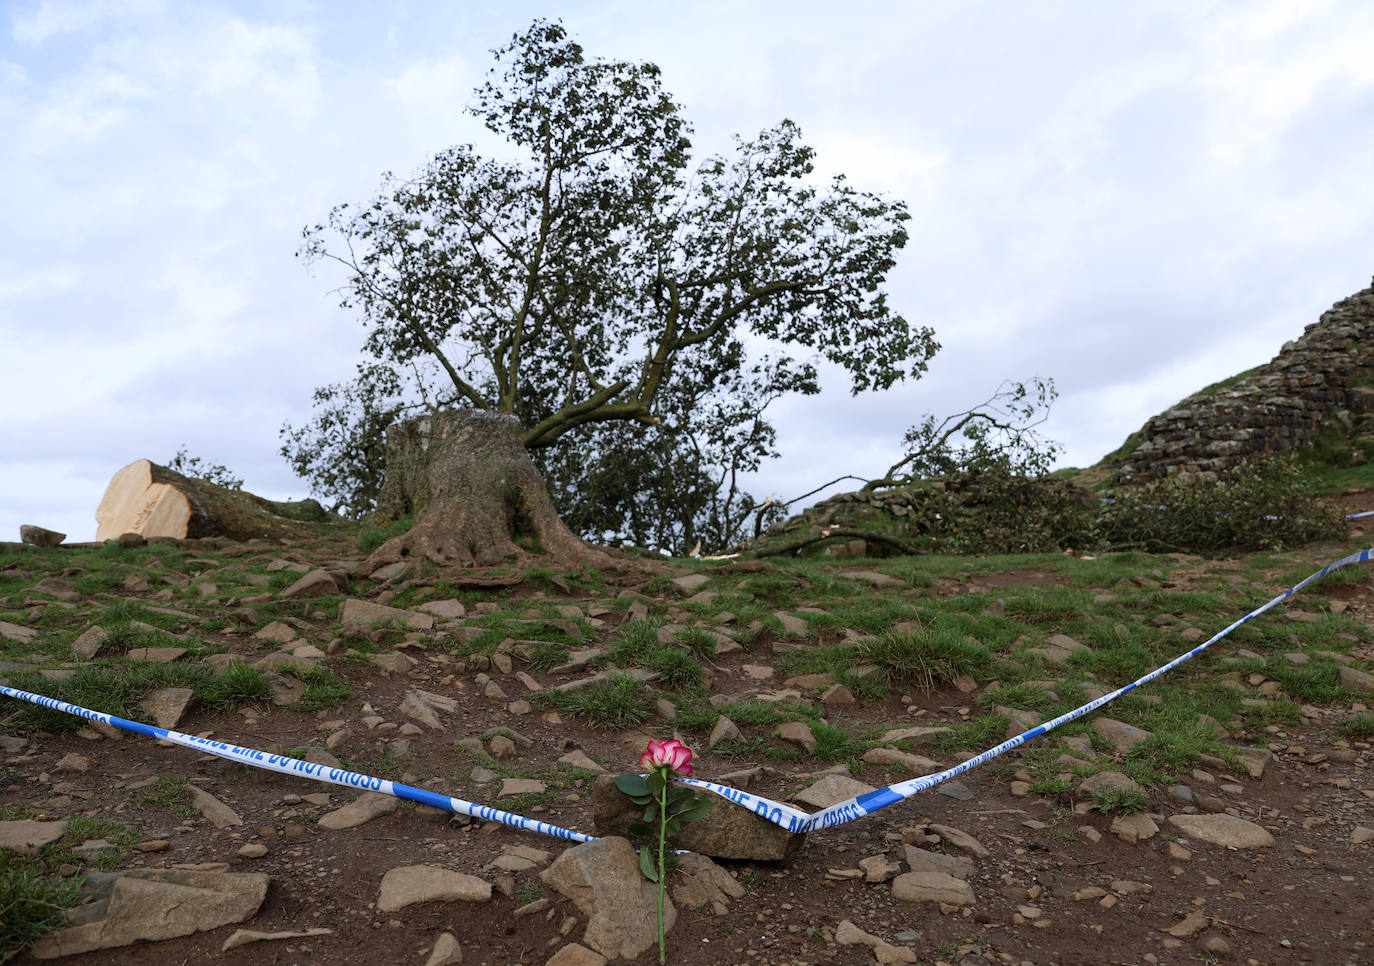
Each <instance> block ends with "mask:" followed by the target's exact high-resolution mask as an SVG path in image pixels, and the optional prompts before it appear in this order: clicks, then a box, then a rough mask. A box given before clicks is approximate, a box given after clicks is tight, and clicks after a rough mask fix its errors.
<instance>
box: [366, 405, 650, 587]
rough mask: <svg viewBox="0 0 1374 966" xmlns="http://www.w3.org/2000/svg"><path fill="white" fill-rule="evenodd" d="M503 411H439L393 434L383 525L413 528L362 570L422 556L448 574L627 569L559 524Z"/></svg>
mask: <svg viewBox="0 0 1374 966" xmlns="http://www.w3.org/2000/svg"><path fill="white" fill-rule="evenodd" d="M520 436H521V434H520V423H519V421H518V420H516V418H515V417H514V416H510V415H508V414H506V413H497V412H489V411H486V410H480V409H457V410H441V411H438V412H432V413H429V414H427V415H424V416H418V417H416V418H414V419H409V420H406V421H404V422H400V423H396V424H395V425H393V426H392V427H391V428H389V429H388V430H387V433H386V482H385V483H384V484H383V485H382V491H381V493H380V494H379V496H378V499H377V515H378V518H379V519H380V520H381V521H383V522H389V521H392V520H397V519H400V518H402V517H406V516H411V517H414V519H415V524H414V526H412V527H411V528H410V529H409V530H407V531H406V532H405V533H403V534H401V535H400V536H397V537H393V538H391V539H390V540H388V541H387V542H386V543H384V544H382V545H381V546H380V547H378V548H377V549H376V550H375V551H374V552H373V554H372V556H371V557H370V558H368V561H367V563H366V564H365V565H364V567H363V569H364V571H366V572H369V573H370V572H372V571H375V570H376V569H377V568H379V567H383V566H385V565H387V564H390V563H395V562H396V561H398V560H405V559H414V558H417V557H418V558H421V559H424V560H428V561H430V562H432V563H435V564H438V565H439V566H441V567H445V568H459V567H486V566H492V565H498V564H516V565H518V566H529V565H535V564H538V565H540V566H546V567H547V566H553V567H555V568H562V569H573V570H576V569H580V568H582V567H596V568H605V567H610V568H612V569H621V568H622V567H623V565H624V563H625V561H624V560H623V559H619V558H618V555H615V556H613V555H612V554H611V553H609V552H608V551H606V550H605V549H603V548H599V547H593V546H590V545H588V544H586V543H583V542H582V540H580V539H579V538H578V537H577V535H576V534H574V533H573V532H572V531H571V530H569V529H568V527H567V525H566V524H564V523H563V521H562V520H561V519H559V516H558V511H557V510H555V509H554V506H553V500H552V499H550V497H549V492H548V489H547V488H546V487H545V485H544V479H543V477H542V476H540V474H539V470H538V468H536V467H535V465H534V462H533V461H532V460H531V459H530V457H529V453H528V452H527V451H526V449H525V444H524V443H523V442H521V438H520Z"/></svg>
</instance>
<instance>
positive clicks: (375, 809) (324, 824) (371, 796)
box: [319, 792, 401, 831]
mask: <svg viewBox="0 0 1374 966" xmlns="http://www.w3.org/2000/svg"><path fill="white" fill-rule="evenodd" d="M400 804H401V803H400V802H399V801H398V800H397V799H395V798H392V797H391V796H390V795H383V794H381V793H380V792H363V793H362V794H361V795H359V796H358V797H357V798H356V799H355V800H354V801H352V802H349V803H348V804H347V805H345V806H344V807H343V808H340V809H336V810H334V811H332V812H329V813H328V814H326V815H321V816H320V821H319V824H320V827H321V828H327V829H334V830H336V831H337V830H339V829H346V828H355V827H357V826H359V825H362V824H363V823H364V822H370V821H372V819H374V818H377V817H378V816H381V815H390V814H391V813H392V812H394V811H396V808H397V806H399V805H400Z"/></svg>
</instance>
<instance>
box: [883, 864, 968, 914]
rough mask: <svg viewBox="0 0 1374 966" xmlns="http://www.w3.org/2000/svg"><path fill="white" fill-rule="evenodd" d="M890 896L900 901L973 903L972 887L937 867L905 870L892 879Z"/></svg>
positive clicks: (958, 904) (961, 904) (951, 903)
mask: <svg viewBox="0 0 1374 966" xmlns="http://www.w3.org/2000/svg"><path fill="white" fill-rule="evenodd" d="M892 898H894V899H897V900H898V901H900V902H943V903H945V904H946V905H951V906H971V905H973V887H972V886H971V885H969V884H968V883H967V882H965V881H964V880H963V879H956V878H955V877H954V876H952V875H950V874H949V873H947V872H941V871H939V870H938V869H922V870H921V871H919V872H906V873H903V874H902V875H899V876H897V878H895V879H893V880H892Z"/></svg>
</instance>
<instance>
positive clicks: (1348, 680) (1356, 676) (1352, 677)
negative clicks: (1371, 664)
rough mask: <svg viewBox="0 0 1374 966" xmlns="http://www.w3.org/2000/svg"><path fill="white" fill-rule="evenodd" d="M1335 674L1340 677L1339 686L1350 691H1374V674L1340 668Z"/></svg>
mask: <svg viewBox="0 0 1374 966" xmlns="http://www.w3.org/2000/svg"><path fill="white" fill-rule="evenodd" d="M1337 673H1338V674H1340V676H1341V684H1343V685H1344V686H1345V687H1347V688H1349V689H1350V690H1352V691H1363V692H1366V693H1367V692H1371V691H1374V674H1369V673H1367V672H1365V671H1360V670H1356V669H1355V668H1353V667H1346V666H1345V665H1344V664H1342V665H1341V666H1340V668H1339V669H1338V670H1337Z"/></svg>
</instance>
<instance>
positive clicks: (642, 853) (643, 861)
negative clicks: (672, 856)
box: [639, 846, 658, 882]
mask: <svg viewBox="0 0 1374 966" xmlns="http://www.w3.org/2000/svg"><path fill="white" fill-rule="evenodd" d="M657 858H658V856H657V853H655V852H654V850H653V849H651V848H648V847H647V846H646V847H645V848H642V849H640V850H639V871H640V872H643V873H644V878H646V879H648V880H649V881H650V882H657V881H658V863H657V861H656V860H657Z"/></svg>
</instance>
